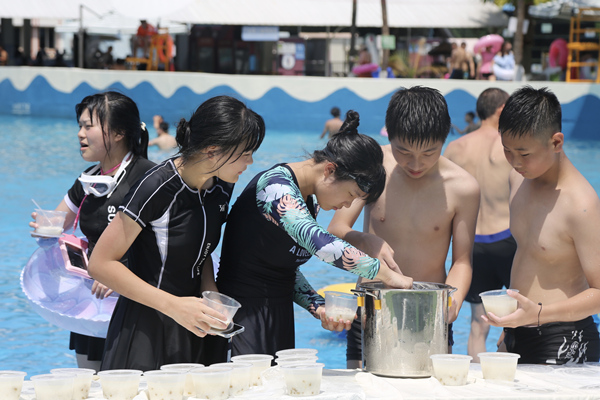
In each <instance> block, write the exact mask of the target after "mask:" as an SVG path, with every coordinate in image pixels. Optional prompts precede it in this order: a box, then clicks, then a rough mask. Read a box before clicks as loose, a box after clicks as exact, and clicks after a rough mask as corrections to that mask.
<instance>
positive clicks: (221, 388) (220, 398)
mask: <svg viewBox="0 0 600 400" xmlns="http://www.w3.org/2000/svg"><path fill="white" fill-rule="evenodd" d="M232 371H233V368H232V367H213V366H210V367H205V368H196V369H193V370H192V371H190V374H191V375H192V380H193V381H194V391H195V397H197V398H199V399H211V400H224V399H226V398H228V397H229V384H230V383H231V372H232Z"/></svg>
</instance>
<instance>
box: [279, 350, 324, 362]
mask: <svg viewBox="0 0 600 400" xmlns="http://www.w3.org/2000/svg"><path fill="white" fill-rule="evenodd" d="M318 352H319V351H318V350H317V349H286V350H279V351H278V352H277V353H275V356H277V359H278V360H279V359H282V358H288V357H303V356H316V355H317V353H318Z"/></svg>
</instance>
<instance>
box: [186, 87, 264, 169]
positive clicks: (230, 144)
mask: <svg viewBox="0 0 600 400" xmlns="http://www.w3.org/2000/svg"><path fill="white" fill-rule="evenodd" d="M264 137H265V122H264V120H263V118H262V117H261V116H260V115H258V114H257V113H255V112H254V111H252V110H251V109H249V108H248V107H246V105H245V104H244V103H242V102H241V101H239V100H238V99H235V98H233V97H230V96H216V97H213V98H210V99H208V100H206V101H205V102H204V103H202V104H200V106H199V107H198V109H196V111H195V112H194V114H193V115H192V117H191V118H190V120H189V121H186V120H185V118H182V119H181V120H180V121H179V124H178V125H177V134H176V137H175V138H176V140H177V144H178V145H179V153H178V155H179V156H180V157H181V161H182V163H183V164H185V163H187V162H189V161H190V160H191V159H192V158H195V157H196V156H197V155H198V154H199V153H200V152H202V150H204V149H206V148H208V147H209V146H216V147H218V148H219V149H220V152H221V154H222V155H226V154H229V156H228V157H227V159H226V160H224V161H223V163H222V164H221V165H219V166H218V167H217V169H218V168H220V167H221V166H222V165H224V164H225V163H227V162H228V161H229V160H230V159H231V158H232V157H233V156H234V155H235V154H236V152H237V150H238V149H239V150H241V151H240V153H245V152H248V151H252V152H255V151H256V150H258V148H259V147H260V145H261V143H262V141H263V139H264ZM230 153H231V154H230ZM240 156H241V154H238V158H239V157H240ZM234 161H235V160H234Z"/></svg>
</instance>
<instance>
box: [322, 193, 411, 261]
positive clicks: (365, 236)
mask: <svg viewBox="0 0 600 400" xmlns="http://www.w3.org/2000/svg"><path fill="white" fill-rule="evenodd" d="M364 206H365V201H364V200H360V199H356V200H354V202H353V203H352V205H351V206H350V207H349V208H342V209H340V210H337V211H336V212H335V214H334V216H333V218H332V219H331V222H330V223H329V227H328V228H327V230H328V231H329V232H330V233H332V234H334V235H335V236H337V237H339V238H340V239H343V240H345V241H347V242H348V243H350V244H352V245H353V246H355V247H357V248H358V249H360V250H362V251H364V252H365V253H367V254H368V255H370V256H371V257H376V258H378V259H379V260H380V261H383V262H385V263H386V264H387V265H388V266H389V267H390V269H392V270H394V271H396V272H400V273H401V271H400V267H399V266H398V264H396V262H395V261H394V250H392V248H391V247H390V245H389V244H387V242H386V241H385V240H383V239H381V238H380V237H378V236H375V235H373V234H371V233H367V232H360V231H357V230H354V229H353V228H352V227H353V226H354V223H355V222H356V219H357V218H358V216H359V215H360V212H361V211H362V210H363V208H364Z"/></svg>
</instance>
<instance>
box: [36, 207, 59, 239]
mask: <svg viewBox="0 0 600 400" xmlns="http://www.w3.org/2000/svg"><path fill="white" fill-rule="evenodd" d="M35 212H36V217H35V223H36V224H37V225H38V227H37V228H36V230H35V231H34V233H35V234H36V235H39V236H45V237H58V236H60V235H61V234H62V233H63V225H64V223H65V218H66V216H67V213H66V212H65V211H54V210H35Z"/></svg>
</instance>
